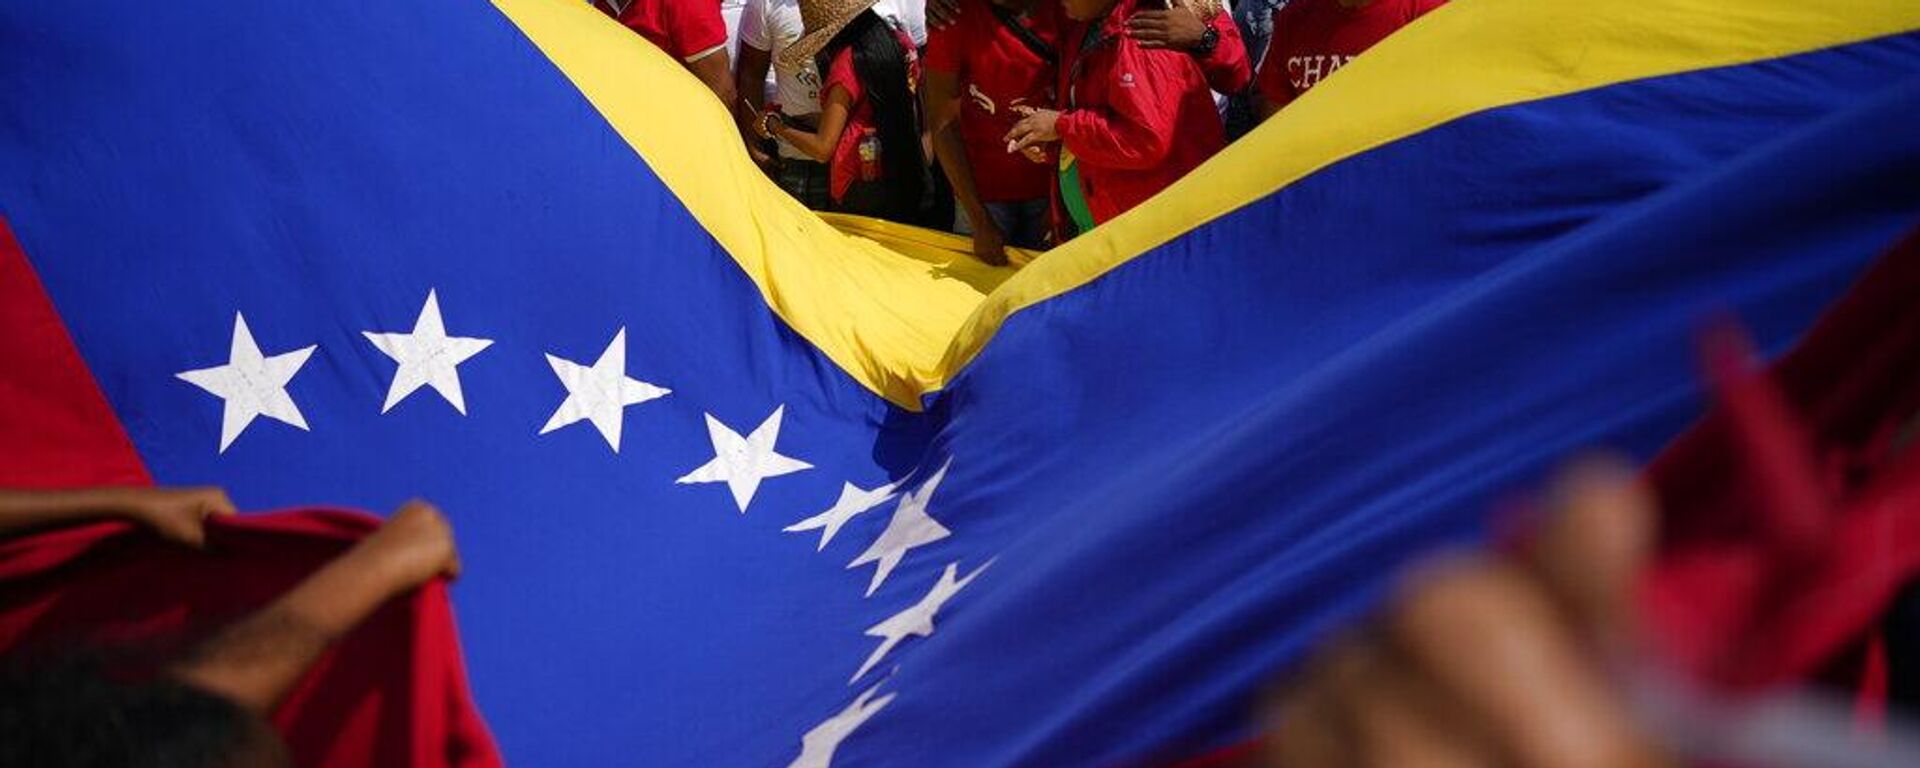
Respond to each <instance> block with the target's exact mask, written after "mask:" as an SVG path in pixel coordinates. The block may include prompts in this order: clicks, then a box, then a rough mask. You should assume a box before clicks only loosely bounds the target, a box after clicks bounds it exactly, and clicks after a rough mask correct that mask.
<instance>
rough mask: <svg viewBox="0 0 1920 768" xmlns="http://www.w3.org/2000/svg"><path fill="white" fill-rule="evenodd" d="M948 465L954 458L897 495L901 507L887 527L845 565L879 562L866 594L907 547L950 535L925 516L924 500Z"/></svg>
mask: <svg viewBox="0 0 1920 768" xmlns="http://www.w3.org/2000/svg"><path fill="white" fill-rule="evenodd" d="M951 466H953V459H947V463H945V464H942V465H940V471H938V472H935V473H933V477H929V478H927V481H926V482H925V483H922V484H921V485H920V488H919V489H918V490H914V491H908V492H907V495H905V496H902V497H900V506H898V507H895V508H894V510H893V519H892V520H889V521H887V529H886V530H884V531H881V532H880V538H878V539H876V540H874V542H873V546H871V547H867V551H865V552H862V553H860V556H859V557H856V558H854V560H853V562H851V563H848V564H847V567H848V568H858V567H860V566H861V565H863V564H866V563H879V565H878V566H876V567H875V568H874V570H873V583H871V584H869V585H867V596H868V597H872V596H873V591H874V590H876V589H879V588H880V582H883V581H886V580H887V574H890V573H893V569H894V566H897V565H899V564H900V559H901V558H903V557H906V556H907V550H909V549H913V548H914V547H918V546H921V545H924V544H932V543H933V542H936V541H939V540H941V539H944V538H946V537H948V536H951V535H953V532H952V531H949V530H947V527H946V526H944V525H941V524H940V521H938V520H935V519H933V518H932V517H930V516H928V515H927V502H928V501H929V500H931V499H932V498H933V492H934V491H935V490H936V489H938V488H939V487H940V481H941V480H943V479H946V476H947V468H948V467H951Z"/></svg>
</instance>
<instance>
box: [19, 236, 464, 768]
mask: <svg viewBox="0 0 1920 768" xmlns="http://www.w3.org/2000/svg"><path fill="white" fill-rule="evenodd" d="M0 329H5V331H6V332H5V333H0V371H4V372H5V374H4V375H0V413H4V414H6V418H3V419H0V487H9V488H22V487H36V488H57V487H76V486H88V485H116V484H117V485H148V484H150V481H149V480H148V477H147V473H146V469H145V467H144V466H143V465H142V464H141V461H140V458H139V455H138V454H137V453H135V451H134V448H133V444H132V442H131V441H130V440H128V439H127V435H126V433H125V432H124V431H122V430H121V428H120V424H119V421H118V419H117V418H116V417H115V416H114V413H113V411H112V409H111V408H110V407H109V406H108V404H107V400H106V398H105V396H103V395H102V394H101V392H100V389H99V387H98V386H97V385H96V384H95V382H94V379H93V377H92V375H91V374H90V373H89V372H88V370H87V368H86V365H85V363H84V362H83V361H82V360H81V358H80V354H79V352H78V350H76V349H75V347H74V346H73V343H72V341H71V339H69V338H68V335H67V331H66V328H65V327H64V325H63V324H62V323H61V321H60V318H59V315H58V314H57V313H56V312H55V311H54V307H53V304H52V302H51V301H49V300H48V298H47V295H46V293H45V292H44V291H43V290H42V289H41V286H40V282H39V279H38V278H37V277H36V276H35V275H34V272H33V269H32V266H31V265H30V264H29V263H28V262H27V259H26V255H25V254H24V253H23V251H22V249H21V247H20V244H19V243H18V241H16V240H15V239H14V238H13V236H12V234H11V233H10V232H9V231H8V229H7V226H6V222H5V220H4V219H0ZM373 522H374V521H373V520H372V519H371V518H367V517H365V516H361V515H347V514H344V513H327V512H312V513H303V514H281V515H266V516H248V517H243V518H238V519H230V520H229V519H223V520H217V521H214V522H213V523H211V525H210V529H209V531H208V537H209V539H210V541H211V542H212V543H213V545H214V546H215V548H216V550H215V552H214V553H211V554H209V553H201V552H195V551H192V550H189V549H186V548H183V547H179V546H176V545H170V544H166V543H164V542H161V541H160V540H158V539H156V538H155V537H153V536H151V535H149V534H147V533H145V532H143V531H136V530H134V529H133V528H132V527H130V526H128V525H127V524H124V523H98V524H93V525H87V526H83V527H78V528H70V529H65V530H58V531H50V532H46V533H42V534H38V535H34V536H30V537H24V538H16V539H11V540H0V653H5V652H10V651H15V650H19V649H21V648H22V647H23V646H35V645H45V644H50V643H71V642H73V641H86V642H96V643H143V644H146V645H147V646H148V647H166V646H169V645H172V646H177V645H178V644H180V643H182V642H184V641H186V640H187V639H189V638H188V637H187V634H188V633H193V632H206V631H208V630H210V629H211V628H212V627H213V626H215V625H217V624H218V623H219V622H221V621H224V620H227V619H231V618H233V617H236V616H239V615H242V614H244V613H246V612H247V611H249V610H252V609H253V608H256V607H259V606H260V605H263V604H265V603H266V602H267V601H268V600H270V599H271V598H272V597H273V596H275V595H277V594H278V593H279V592H280V591H282V590H284V589H285V588H286V587H288V586H290V585H292V584H293V583H294V582H295V581H296V580H298V579H299V578H300V577H301V576H304V575H305V574H307V573H308V572H310V571H312V570H313V569H314V568H316V567H318V566H319V564H320V563H321V562H323V561H325V560H326V559H327V558H329V557H331V556H332V555H334V554H337V553H338V552H339V551H341V550H342V549H345V548H346V546H347V545H348V544H349V543H351V542H352V541H353V540H355V539H357V538H359V537H360V536H361V535H363V534H364V533H366V532H367V531H368V530H371V528H372V525H373ZM275 724H276V725H277V726H278V728H279V729H280V732H281V733H282V735H284V736H285V737H286V739H287V740H288V743H289V744H290V745H291V746H292V748H293V752H294V755H295V757H296V759H297V760H298V761H299V763H300V764H301V765H307V766H321V765H327V766H336V765H338V766H349V765H351V766H406V767H407V768H437V767H439V766H447V767H448V768H454V767H458V768H480V767H484V766H494V765H498V764H499V763H500V760H499V757H498V754H497V753H496V751H495V749H494V747H493V744H492V740H491V739H490V737H488V735H487V732H486V728H485V726H484V724H482V722H481V720H480V718H479V715H478V712H477V711H476V710H475V708H474V705H473V702H472V700H471V697H470V696H469V695H468V693H467V689H466V673H465V671H464V670H463V669H462V665H461V661H460V649H459V643H458V640H457V637H456V636H455V632H454V623H453V616H452V609H451V607H450V605H449V603H448V601H447V597H446V590H445V587H444V586H442V585H440V584H437V583H436V584H432V585H429V586H428V587H426V588H425V589H422V590H420V591H419V592H418V593H416V594H414V595H413V596H410V597H408V598H405V599H403V600H399V601H396V602H395V603H394V604H393V605H389V606H387V607H386V608H385V609H383V610H382V611H381V612H380V613H378V614H377V615H376V616H375V617H374V618H373V619H372V620H370V621H368V622H367V624H365V625H364V626H362V627H360V628H359V629H358V630H356V631H355V632H354V633H353V634H352V635H350V636H348V637H347V638H346V639H345V640H344V641H343V642H342V643H340V644H339V645H338V646H336V647H335V648H334V650H332V651H331V652H329V653H328V654H327V655H326V656H325V657H323V658H322V659H321V660H320V662H319V663H318V664H316V665H315V667H314V669H313V670H312V671H311V672H310V673H309V674H308V676H307V678H306V680H305V681H304V682H303V683H302V684H301V686H300V689H299V690H298V691H297V692H296V693H294V694H293V695H292V696H291V697H290V698H289V699H288V700H287V702H286V703H285V705H284V706H282V707H281V709H280V711H279V713H278V714H277V716H276V718H275Z"/></svg>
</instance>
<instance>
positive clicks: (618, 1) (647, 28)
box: [594, 0, 727, 61]
mask: <svg viewBox="0 0 1920 768" xmlns="http://www.w3.org/2000/svg"><path fill="white" fill-rule="evenodd" d="M594 6H595V7H597V8H599V9H600V11H601V12H602V13H605V14H606V15H608V16H612V17H613V18H614V19H615V20H617V21H619V22H620V23H621V24H623V25H625V26H626V27H627V28H628V29H631V30H633V31H635V32H638V33H640V36H641V37H644V38H646V39H647V40H648V41H650V42H652V43H653V44H654V45H657V46H660V50H663V51H666V52H667V53H669V54H671V55H672V56H673V57H674V58H676V59H679V60H681V61H698V60H700V59H703V58H706V57H707V56H710V55H712V54H713V53H714V52H715V51H721V50H725V49H726V47H727V22H726V20H725V19H722V18H721V17H720V3H719V2H718V0H595V2H594Z"/></svg>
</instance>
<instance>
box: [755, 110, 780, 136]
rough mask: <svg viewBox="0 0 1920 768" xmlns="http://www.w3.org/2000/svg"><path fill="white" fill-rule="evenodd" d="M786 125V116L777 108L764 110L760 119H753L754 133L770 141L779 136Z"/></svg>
mask: <svg viewBox="0 0 1920 768" xmlns="http://www.w3.org/2000/svg"><path fill="white" fill-rule="evenodd" d="M786 127H787V120H786V117H785V116H784V115H782V114H781V113H780V112H779V111H777V110H771V109H769V110H767V111H765V112H762V113H760V119H758V120H755V121H753V132H754V134H756V135H758V136H759V137H760V138H763V139H767V140H769V141H771V140H774V139H777V138H779V137H780V132H781V131H782V130H785V129H786Z"/></svg>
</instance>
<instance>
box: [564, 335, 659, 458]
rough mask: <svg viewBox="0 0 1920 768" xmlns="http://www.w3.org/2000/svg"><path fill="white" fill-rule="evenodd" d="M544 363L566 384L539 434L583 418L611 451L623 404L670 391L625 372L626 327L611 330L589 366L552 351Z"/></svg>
mask: <svg viewBox="0 0 1920 768" xmlns="http://www.w3.org/2000/svg"><path fill="white" fill-rule="evenodd" d="M547 364H548V365H551V366H553V375H555V376H558V377H560V383H561V384H562V385H564V386H565V387H566V388H567V399H566V400H564V401H562V402H561V403H560V407H559V408H558V409H557V410H555V411H554V412H553V418H551V419H547V425H546V426H544V427H541V428H540V434H543V435H544V434H546V433H548V432H552V431H554V430H556V429H559V428H561V427H564V426H566V425H568V424H572V423H574V422H576V421H580V420H582V419H585V420H587V421H591V422H593V426H594V428H595V429H598V430H600V436H601V437H603V438H606V440H607V446H608V447H610V448H612V449H613V452H614V453H619V452H620V422H621V415H622V414H623V413H624V412H625V411H626V407H627V406H629V405H636V404H639V403H644V402H646V401H648V400H652V399H654V398H659V397H666V396H667V395H668V394H669V393H671V392H673V390H671V389H667V388H666V387H657V386H654V385H652V384H648V383H647V382H644V381H640V380H638V379H634V378H632V377H629V376H627V329H626V328H624V327H623V328H621V329H620V330H619V331H617V332H615V333H614V334H613V341H610V342H607V349H606V351H604V352H601V353H600V359H599V360H595V361H594V362H593V366H592V367H587V366H584V365H581V364H579V363H575V362H572V361H570V360H562V359H560V358H558V357H554V356H553V355H547Z"/></svg>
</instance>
